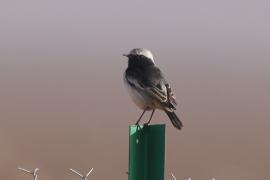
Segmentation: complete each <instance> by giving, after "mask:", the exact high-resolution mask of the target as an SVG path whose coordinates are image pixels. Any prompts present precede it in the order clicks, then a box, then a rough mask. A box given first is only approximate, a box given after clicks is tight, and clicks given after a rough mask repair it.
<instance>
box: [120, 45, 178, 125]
mask: <svg viewBox="0 0 270 180" xmlns="http://www.w3.org/2000/svg"><path fill="white" fill-rule="evenodd" d="M123 56H125V57H127V58H128V67H127V69H126V70H125V72H124V84H125V86H126V87H127V90H128V93H129V94H130V96H131V99H132V100H133V102H134V103H135V104H136V105H137V106H138V107H139V108H140V109H142V110H143V112H142V114H141V115H140V117H139V119H138V120H137V121H136V123H135V125H138V124H139V122H140V120H141V118H142V117H143V115H144V113H145V112H146V111H152V112H151V116H150V118H149V120H148V122H147V123H145V125H148V124H149V123H150V121H151V119H152V117H153V115H154V113H155V110H156V109H159V110H163V111H164V112H165V113H166V114H167V115H168V117H169V119H170V120H171V122H172V124H173V126H174V127H175V128H177V129H179V130H180V129H182V127H183V124H182V122H181V121H180V119H179V118H178V117H177V115H176V113H175V110H176V106H177V103H176V98H175V96H174V93H173V91H172V88H171V86H170V84H169V83H168V82H167V80H166V79H165V77H164V75H163V73H162V71H161V70H160V69H159V67H158V66H157V65H156V63H155V61H154V56H153V54H152V52H151V51H150V50H148V49H145V48H135V49H132V50H131V51H130V52H129V54H123Z"/></svg>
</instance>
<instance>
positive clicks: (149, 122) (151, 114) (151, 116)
mask: <svg viewBox="0 0 270 180" xmlns="http://www.w3.org/2000/svg"><path fill="white" fill-rule="evenodd" d="M155 110H156V109H153V111H152V113H151V116H150V118H149V120H148V122H147V123H145V125H148V124H150V121H151V119H152V117H153V115H154V112H155Z"/></svg>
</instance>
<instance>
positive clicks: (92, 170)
mask: <svg viewBox="0 0 270 180" xmlns="http://www.w3.org/2000/svg"><path fill="white" fill-rule="evenodd" d="M93 169H94V168H92V169H90V171H89V172H88V173H87V174H86V176H85V177H88V176H89V175H90V174H91V173H92V171H93Z"/></svg>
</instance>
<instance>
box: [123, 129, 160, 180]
mask: <svg viewBox="0 0 270 180" xmlns="http://www.w3.org/2000/svg"><path fill="white" fill-rule="evenodd" d="M164 169H165V124H160V125H149V126H136V125H133V126H130V127H129V170H128V179H129V180H164Z"/></svg>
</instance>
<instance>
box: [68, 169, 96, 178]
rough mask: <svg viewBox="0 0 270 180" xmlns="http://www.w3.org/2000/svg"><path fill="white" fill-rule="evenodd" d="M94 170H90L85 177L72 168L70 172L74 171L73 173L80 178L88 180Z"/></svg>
mask: <svg viewBox="0 0 270 180" xmlns="http://www.w3.org/2000/svg"><path fill="white" fill-rule="evenodd" d="M93 169H94V168H92V169H90V171H89V172H88V173H87V174H86V175H85V176H84V175H82V174H81V173H79V172H78V171H76V170H74V169H72V168H70V169H69V170H70V171H72V172H73V173H75V174H77V175H78V176H80V177H81V178H82V179H83V180H87V177H88V176H89V175H90V174H91V173H92V171H93Z"/></svg>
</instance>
